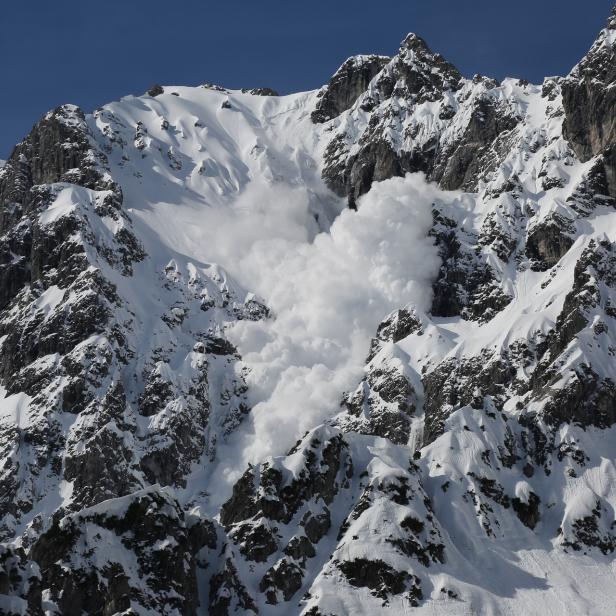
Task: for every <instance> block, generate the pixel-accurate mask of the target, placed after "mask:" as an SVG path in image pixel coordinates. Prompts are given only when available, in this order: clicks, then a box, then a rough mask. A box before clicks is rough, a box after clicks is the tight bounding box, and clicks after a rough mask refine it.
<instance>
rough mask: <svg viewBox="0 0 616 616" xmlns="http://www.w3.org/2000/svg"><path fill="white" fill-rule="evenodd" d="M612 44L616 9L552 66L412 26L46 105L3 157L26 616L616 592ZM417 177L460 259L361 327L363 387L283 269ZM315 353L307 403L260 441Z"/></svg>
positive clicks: (12, 495)
mask: <svg viewBox="0 0 616 616" xmlns="http://www.w3.org/2000/svg"><path fill="white" fill-rule="evenodd" d="M615 54H616V13H615V14H614V15H612V17H611V18H610V20H609V22H608V25H607V27H606V29H604V30H603V31H602V32H601V33H600V35H599V37H598V39H597V41H596V42H595V43H594V44H593V46H592V48H591V50H590V51H589V53H588V54H587V55H586V56H585V57H584V58H583V59H582V60H581V62H580V63H579V64H578V65H577V66H576V67H575V68H574V69H573V70H572V72H571V73H570V74H569V75H568V76H566V77H562V78H550V79H547V80H546V81H545V82H544V83H543V84H542V85H541V86H536V85H532V84H528V83H526V82H520V81H515V80H505V81H503V82H502V83H497V82H495V81H494V80H491V79H488V78H485V77H480V76H476V77H475V78H473V79H466V78H464V77H463V76H462V75H461V74H460V73H459V72H458V71H457V70H456V69H455V67H454V66H453V65H451V64H450V63H449V62H447V61H446V60H445V59H443V58H442V57H441V56H440V55H439V54H436V53H434V52H432V51H431V50H430V49H429V47H428V46H427V44H426V43H425V42H424V41H423V40H422V39H420V38H419V37H417V36H415V35H409V36H408V37H407V38H406V39H405V40H404V41H403V42H402V45H401V47H400V50H399V53H398V54H397V55H395V56H394V57H392V58H385V57H382V56H359V57H356V58H351V59H349V60H348V61H347V62H345V63H344V64H343V66H342V67H341V68H340V69H339V71H338V72H337V73H336V74H335V75H334V77H333V78H332V79H331V81H330V82H329V84H327V85H326V86H324V87H323V88H322V89H321V90H319V91H318V92H311V93H304V94H298V95H293V96H289V97H278V96H277V95H276V94H275V93H274V92H273V91H270V90H267V89H259V90H254V91H248V90H246V91H241V92H234V91H228V90H225V89H224V88H221V87H219V86H211V85H206V86H202V87H199V88H182V87H177V88H173V87H165V88H162V87H157V88H155V89H152V90H150V91H149V93H148V94H147V95H144V96H142V97H136V98H132V97H131V98H127V99H123V100H122V101H120V102H118V103H112V104H110V105H107V106H105V107H103V108H102V109H99V110H97V111H95V112H94V113H93V114H91V115H85V114H84V113H82V112H81V111H80V110H79V109H78V108H76V107H74V106H70V105H65V106H63V107H60V108H58V109H56V110H54V111H52V112H50V113H48V114H47V115H46V116H45V117H44V118H43V119H42V120H41V121H40V122H39V123H38V124H36V125H35V126H34V128H33V129H32V132H31V133H30V135H29V136H28V137H27V138H26V139H25V140H24V141H23V142H22V143H20V144H18V145H17V146H16V148H15V149H14V151H13V154H12V155H11V157H10V159H9V160H8V161H7V162H6V164H5V165H4V166H2V167H1V168H0V345H1V351H0V385H1V388H2V392H1V394H2V399H1V400H0V460H1V462H0V613H2V614H11V615H13V614H33V615H38V614H41V615H43V614H60V615H64V614H66V615H73V614H75V615H77V614H79V615H81V614H88V615H89V614H91V615H94V614H106V615H112V614H167V615H176V614H177V615H180V614H181V615H191V614H212V615H220V616H225V615H230V614H262V615H264V614H272V615H275V614H289V615H290V614H298V615H299V614H302V615H306V616H331V615H335V616H343V615H346V614H401V613H407V612H408V613H411V612H412V611H416V612H417V613H438V614H452V615H453V614H462V613H479V614H502V613H516V614H529V613H588V614H611V613H613V612H614V610H615V609H616V594H615V593H614V592H613V590H612V588H613V583H612V581H611V576H612V569H613V554H614V549H615V548H616V517H615V514H614V511H615V509H616V489H615V488H614V486H615V485H616V482H615V479H616V468H615V467H614V462H613V460H614V456H615V451H616V450H615V446H614V442H615V441H614V438H615V432H614V430H615V428H614V424H615V423H616V377H615V376H614V361H615V360H614V357H615V354H616V333H615V332H616V275H615V273H614V272H615V271H616V212H615V210H614V208H615V206H616V189H615V186H616V179H615V178H616V163H615V161H616V133H615V126H616V124H615V122H616V110H615V106H614V100H615V99H614V87H613V86H614V82H615V78H616V69H615V68H614V67H615V66H616V56H615ZM264 95H267V96H264ZM417 172H421V173H422V174H424V176H425V178H426V179H428V180H429V181H431V182H432V186H430V187H428V185H427V184H426V191H428V190H429V191H431V192H430V195H437V198H434V199H433V200H432V201H431V203H432V205H431V208H430V209H431V211H430V212H429V217H430V218H431V220H432V224H431V228H430V231H429V238H431V242H433V244H434V246H435V252H438V255H439V266H438V267H436V268H434V272H435V273H436V276H435V277H434V278H433V279H432V280H431V281H430V285H431V290H430V289H424V290H421V293H419V295H417V294H415V295H413V293H412V292H410V291H409V293H408V295H409V299H410V300H411V301H409V302H406V303H403V302H401V303H400V305H397V304H395V301H394V300H391V302H390V303H392V305H390V306H389V314H387V311H383V314H380V315H379V317H378V319H379V320H380V323H379V322H378V321H377V322H375V323H374V328H373V331H372V332H371V334H372V338H370V336H369V335H368V336H365V339H364V338H362V339H361V340H359V341H358V340H357V339H356V338H357V336H358V335H359V334H357V333H354V335H353V338H351V339H350V340H352V342H353V345H357V347H358V348H359V351H358V352H359V353H363V355H362V356H363V357H365V358H366V361H365V366H364V368H363V370H361V369H359V370H358V371H357V375H356V376H357V378H355V380H354V381H350V382H347V381H344V379H342V378H341V380H340V382H343V381H344V386H341V385H340V383H338V382H337V381H335V379H331V378H329V377H327V376H326V372H324V366H323V365H322V364H326V363H327V361H328V360H329V358H330V357H334V358H335V357H338V356H339V355H341V354H342V353H343V352H344V350H343V349H341V348H340V345H339V344H338V345H336V344H334V343H332V342H331V341H332V340H335V338H331V339H327V338H326V337H325V336H324V335H323V336H315V338H314V340H311V344H310V345H309V346H308V347H301V353H300V352H299V351H297V349H299V347H294V346H292V345H291V346H285V344H287V342H286V339H287V338H293V337H294V336H296V334H297V332H296V330H297V329H298V328H301V327H302V322H301V321H300V320H298V316H297V313H298V307H297V305H295V304H293V303H291V304H289V303H288V302H287V303H286V304H285V302H281V301H280V298H279V297H277V294H278V295H280V289H279V287H271V286H268V285H269V279H270V278H272V277H275V276H276V274H275V273H272V274H271V275H266V276H263V277H262V278H264V279H265V283H263V281H261V283H260V284H261V288H265V289H267V288H273V289H275V290H276V293H272V296H271V297H265V298H264V299H261V298H260V297H259V296H258V295H257V294H256V293H255V291H256V289H255V288H253V287H252V283H253V282H254V284H255V285H256V284H257V278H259V276H258V275H257V274H259V272H257V271H256V270H255V265H254V262H253V259H256V258H257V257H258V256H259V255H262V252H259V251H260V250H261V251H263V250H264V249H263V242H265V241H271V242H272V245H273V246H274V247H275V252H273V253H271V254H273V255H274V256H273V257H271V259H272V263H274V262H277V261H279V260H280V259H281V258H282V257H281V256H280V255H286V256H285V257H284V258H288V259H290V260H293V259H298V258H299V257H300V256H301V255H302V254H305V253H306V251H307V250H308V249H309V248H308V247H309V246H311V245H317V246H319V247H320V250H321V252H324V251H325V250H326V247H327V246H326V244H325V243H323V242H325V241H326V240H325V239H324V238H326V237H328V233H329V232H330V229H331V234H332V235H336V234H340V233H341V231H340V228H339V227H336V224H335V223H334V220H335V219H336V217H338V218H347V219H349V218H348V217H349V215H350V216H359V215H360V214H361V210H362V204H363V203H367V202H366V201H364V200H363V199H366V198H369V197H370V194H371V190H372V189H373V185H374V184H375V183H378V182H383V181H386V180H389V179H391V178H393V177H396V176H400V177H402V176H405V174H408V173H417ZM409 181H410V180H409ZM401 185H402V186H404V184H401ZM409 186H410V184H409ZM413 186H415V184H413ZM409 190H410V188H409ZM441 197H442V198H441ZM298 202H299V203H301V208H302V209H301V212H300V210H299V209H297V210H296V209H294V208H295V207H296V203H298ZM407 205H408V204H407ZM347 206H350V207H351V208H359V210H360V211H359V212H349V211H348V210H346V207H347ZM298 207H299V206H298ZM281 208H287V209H290V210H291V212H292V221H293V225H292V226H291V228H290V230H289V231H288V232H287V234H286V235H284V236H278V235H276V232H274V231H272V229H276V228H277V227H278V226H279V223H280V220H287V219H286V218H284V215H286V213H285V214H284V215H283V209H281ZM255 211H256V214H255ZM228 212H234V215H236V218H232V219H231V218H229V215H228ZM284 212H286V209H285V210H284ZM255 216H256V217H255ZM230 221H231V222H230ZM243 221H244V222H243ZM255 221H256V222H255ZM387 225H388V226H389V227H390V228H391V229H390V232H391V233H392V234H394V235H395V236H396V237H399V236H400V235H402V236H406V235H405V234H408V233H409V230H408V229H405V228H404V226H402V225H400V224H398V223H395V222H394V221H393V220H388V221H386V226H387ZM255 226H262V227H263V229H261V230H259V235H258V238H259V239H260V240H261V243H259V242H257V243H256V246H257V248H256V249H255V250H252V251H251V252H245V251H243V244H244V243H247V242H248V241H249V239H250V238H252V237H253V236H254V227H255ZM357 229H359V228H357ZM357 232H358V233H360V234H361V232H362V230H361V229H359V230H358V231H357ZM218 236H223V239H224V241H220V238H219V237H218ZM391 237H392V236H384V237H383V240H382V242H387V241H389V240H391ZM342 238H343V239H344V236H342ZM320 242H321V243H320ZM319 243H320V244H319ZM268 246H269V244H268ZM283 246H286V247H288V246H291V248H292V250H290V251H287V252H281V250H282V248H281V247H283ZM392 250H393V248H392ZM268 254H269V253H268ZM425 258H428V257H427V256H426V257H425ZM373 260H374V261H378V256H374V257H373ZM214 261H219V263H214ZM259 263H262V262H259ZM405 264H406V263H405ZM405 264H403V265H405ZM335 265H336V267H338V266H339V267H340V268H342V266H343V263H335ZM420 265H421V255H420V260H418V261H415V262H414V264H411V263H409V267H418V268H419V267H420ZM272 267H273V265H272ZM326 269H327V268H323V270H324V271H319V272H317V273H316V274H317V275H319V276H323V277H324V278H326V277H327V271H325V270H326ZM231 271H232V272H233V273H230V272H231ZM274 271H276V272H278V271H280V270H274V269H272V272H274ZM293 271H294V270H293ZM266 274H267V273H266ZM314 275H315V272H313V271H302V270H300V271H299V273H296V274H294V278H297V277H298V276H299V277H300V278H302V280H301V283H302V284H304V285H308V284H310V281H311V279H312V278H311V277H313V276H314ZM387 275H388V264H382V263H379V262H377V263H375V267H374V269H373V270H370V271H367V272H366V275H365V278H366V279H367V280H368V284H370V285H374V286H379V285H381V284H383V279H384V278H387ZM409 279H412V280H415V278H414V277H412V276H411V273H410V272H409ZM259 280H261V279H259ZM289 282H291V281H289ZM296 282H297V281H296V280H293V283H294V284H295V283H296ZM338 284H340V282H338ZM348 284H351V283H350V282H349V283H348ZM362 284H364V281H362ZM300 286H301V285H300ZM294 288H300V287H299V286H298V287H294ZM319 288H323V289H324V293H323V297H319V298H317V299H318V300H319V302H320V303H319V304H318V305H319V306H320V309H321V311H322V312H320V313H318V314H315V315H314V318H315V319H318V320H320V321H322V320H325V321H326V320H327V319H331V320H332V322H333V323H340V321H336V320H335V318H336V316H337V315H333V314H332V313H331V312H328V306H329V300H328V296H327V293H330V294H334V293H336V289H335V288H334V285H330V286H327V284H326V285H324V286H323V287H319ZM359 289H360V291H361V293H360V292H358V295H357V297H356V298H355V303H359V302H362V301H365V302H366V306H365V311H369V309H370V306H369V302H370V301H373V300H372V299H370V300H368V299H365V289H366V287H365V286H361V287H359ZM390 296H391V297H394V294H393V293H392V294H390ZM395 297H398V296H397V295H395ZM270 303H271V304H273V305H275V306H277V307H278V309H277V310H274V309H272V307H271V306H269V304H270ZM426 307H427V309H426ZM285 310H286V312H285ZM348 310H349V319H353V318H357V316H356V314H355V313H354V312H353V306H351V305H349V306H348ZM285 320H289V322H290V323H291V324H292V325H293V324H294V325H293V326H292V327H291V328H290V329H289V330H284V336H285V343H284V344H283V343H282V342H281V340H280V339H277V338H275V335H276V330H275V327H274V326H275V324H276V323H277V322H281V321H285ZM285 322H286V321H285ZM318 331H319V332H322V331H326V329H319V330H318ZM353 331H354V332H358V331H361V330H360V329H356V330H353ZM289 349H292V350H293V349H295V352H296V354H297V355H298V358H295V361H296V362H297V363H296V364H290V365H291V368H289V370H290V373H292V374H293V378H292V380H291V382H293V383H294V384H297V387H295V388H292V389H290V390H289V391H291V394H290V395H286V396H283V397H281V398H280V400H282V403H283V406H284V409H283V410H284V413H283V414H282V415H281V416H284V417H293V418H294V419H293V421H291V422H290V423H288V424H285V425H283V426H278V425H276V423H275V422H270V423H266V424H265V425H266V426H267V430H268V433H267V434H263V432H262V431H260V430H262V427H260V426H262V424H260V423H258V422H257V421H256V420H253V416H254V411H253V406H255V405H256V406H258V405H259V404H260V403H261V402H262V400H263V398H264V397H265V395H266V393H265V392H266V390H267V388H268V387H271V380H272V379H273V378H274V377H273V376H272V374H273V373H272V372H270V371H268V370H269V369H270V367H271V369H272V370H276V369H279V366H281V365H285V364H284V362H285V361H287V357H286V356H288V355H289V354H292V353H291V351H290V350H289ZM319 353H321V354H319ZM255 357H258V360H259V361H257V360H256V359H255ZM314 358H317V359H314ZM310 361H313V363H314V364H317V370H316V371H313V372H310V371H308V372H309V377H306V376H305V374H306V367H307V366H310V365H311V364H310ZM259 362H260V363H259ZM315 374H316V375H319V377H320V378H321V380H318V379H317V378H316V377H314V375H315ZM353 374H355V373H353ZM304 378H307V379H309V380H308V381H307V382H308V383H309V388H308V390H309V394H310V395H307V394H306V391H308V390H307V389H306V388H302V387H300V386H299V383H300V382H303V381H302V379H304ZM281 382H282V381H281ZM274 389H275V388H274ZM332 390H333V394H332ZM275 391H277V390H275ZM332 395H333V396H334V397H335V396H337V403H336V404H331V403H330V402H329V401H330V399H331V396H332ZM328 396H329V397H328ZM315 399H316V400H317V401H319V402H318V404H320V406H319V408H318V413H314V410H312V411H311V412H312V413H313V415H310V418H312V417H313V416H314V417H316V419H314V423H313V425H309V429H308V431H307V432H305V430H304V431H301V433H299V434H298V437H299V440H298V441H297V443H296V444H295V446H293V447H292V448H290V449H288V448H282V445H279V444H278V443H277V441H280V443H283V442H285V440H286V438H287V437H288V434H287V432H289V431H292V430H294V429H295V426H294V424H298V425H304V426H305V425H306V423H305V422H302V420H303V416H304V413H308V410H307V409H314V405H315V401H314V400H315ZM262 441H267V442H269V443H270V445H269V448H270V449H271V451H272V452H273V454H272V455H270V454H266V453H263V454H262V455H261V453H259V452H261V451H265V449H264V448H262V449H260V450H258V452H257V454H253V455H252V459H251V460H250V462H249V463H248V462H246V463H244V450H248V449H250V450H251V451H255V450H254V444H255V442H262ZM251 447H252V448H253V449H251ZM279 454H281V455H279ZM589 570H592V572H593V573H592V575H589V574H588V571H589Z"/></svg>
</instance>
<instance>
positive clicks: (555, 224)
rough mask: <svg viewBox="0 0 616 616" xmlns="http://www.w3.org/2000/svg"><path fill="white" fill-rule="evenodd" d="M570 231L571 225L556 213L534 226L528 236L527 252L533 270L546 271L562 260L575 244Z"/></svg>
mask: <svg viewBox="0 0 616 616" xmlns="http://www.w3.org/2000/svg"><path fill="white" fill-rule="evenodd" d="M568 231H570V225H568V224H567V221H566V220H565V219H564V218H562V217H561V216H558V215H556V214H554V215H553V216H552V217H551V218H549V219H547V220H545V221H542V222H541V223H539V224H537V225H535V227H533V229H532V230H531V231H530V233H529V234H528V237H527V238H526V254H527V256H528V257H529V258H530V259H531V268H532V269H533V270H535V271H540V272H541V271H545V270H547V269H550V268H551V267H553V266H554V265H556V263H558V261H560V259H561V257H562V256H563V255H565V254H566V253H567V251H568V250H569V248H571V246H572V244H573V240H572V239H571V237H570V236H569V235H568Z"/></svg>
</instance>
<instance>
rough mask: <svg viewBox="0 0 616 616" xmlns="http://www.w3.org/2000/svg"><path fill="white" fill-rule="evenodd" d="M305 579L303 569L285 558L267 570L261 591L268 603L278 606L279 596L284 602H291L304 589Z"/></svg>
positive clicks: (261, 583) (260, 586)
mask: <svg viewBox="0 0 616 616" xmlns="http://www.w3.org/2000/svg"><path fill="white" fill-rule="evenodd" d="M303 578H304V576H303V571H302V569H301V567H299V566H298V565H297V564H296V563H293V562H290V561H288V560H287V559H286V558H283V559H281V560H280V561H278V562H277V563H276V564H275V565H274V566H272V567H271V568H270V569H268V570H267V572H266V573H265V575H264V576H263V578H262V580H261V582H260V584H259V590H260V591H261V592H262V593H265V600H266V602H267V603H269V604H271V605H276V604H277V603H278V602H279V599H278V596H279V595H282V600H283V601H290V600H291V599H292V598H293V595H294V594H295V593H296V592H297V591H298V590H299V589H300V588H301V587H302V582H303Z"/></svg>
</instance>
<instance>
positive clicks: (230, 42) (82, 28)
mask: <svg viewBox="0 0 616 616" xmlns="http://www.w3.org/2000/svg"><path fill="white" fill-rule="evenodd" d="M615 2H616V0H592V1H591V2H580V0H515V2H506V1H501V0H489V1H488V0H405V1H401V0H380V2H375V1H374V0H371V1H369V2H368V1H365V0H353V1H349V0H327V1H324V0H310V1H303V2H301V1H300V2H298V1H297V0H286V1H285V0H257V1H254V0H253V1H249V0H235V1H233V0H217V1H216V2H211V1H209V0H200V1H198V0H175V2H169V1H168V0H167V1H166V2H163V1H162V0H107V1H105V2H103V1H101V0H97V1H94V0H54V1H53V2H48V1H46V0H29V1H27V2H26V1H13V2H5V3H3V6H2V13H1V14H0V24H1V25H2V36H1V37H0V67H1V75H2V90H1V91H0V158H2V157H6V156H8V154H9V153H10V150H11V148H12V146H13V144H14V143H15V142H16V141H18V140H20V139H21V138H22V137H23V136H25V135H26V134H27V133H28V131H29V129H30V127H31V126H32V124H33V123H34V122H35V121H36V120H37V119H38V118H39V117H40V116H41V115H42V114H43V113H44V112H45V111H46V110H48V109H50V108H52V107H55V106H57V105H59V104H62V103H66V102H72V103H76V104H78V105H80V106H82V108H83V109H84V110H86V111H91V110H92V109H94V108H96V107H97V106H99V105H101V104H104V103H105V102H108V101H109V100H113V99H116V98H119V97H121V96H123V95H125V94H139V93H142V92H143V91H144V90H145V89H147V88H148V87H149V86H150V85H152V84H153V83H162V84H199V83H203V82H206V81H209V82H214V83H220V84H222V85H225V86H228V87H249V86H250V87H253V86H269V87H273V88H275V89H277V90H279V91H280V92H283V93H284V92H291V91H298V90H306V89H311V88H315V87H318V86H319V85H321V84H322V83H324V82H325V81H327V79H328V78H329V76H330V75H331V73H332V72H333V71H334V70H335V69H336V68H337V66H338V65H339V64H340V63H341V62H342V61H343V60H344V59H345V58H347V57H348V56H350V55H353V54H356V53H383V54H388V55H389V54H393V53H395V51H396V48H397V45H398V43H399V41H400V40H401V39H402V38H403V37H404V35H405V34H406V33H407V32H411V31H412V32H416V33H418V34H420V35H421V36H423V37H424V38H425V39H426V40H427V41H428V43H429V45H430V46H431V47H432V48H433V49H435V50H437V51H440V52H441V53H442V54H443V55H444V56H445V57H446V58H447V59H449V60H450V61H451V62H453V63H454V64H455V65H456V66H458V68H459V69H460V70H461V71H462V72H463V73H465V74H467V75H472V74H473V73H476V72H480V73H482V74H486V75H491V76H494V77H497V78H502V77H504V76H506V75H512V76H515V77H525V78H527V79H530V80H531V81H541V79H542V77H543V76H544V75H554V74H564V73H566V72H567V71H568V70H569V68H570V67H571V66H572V65H573V64H575V62H576V61H577V60H578V59H579V58H580V57H581V56H582V55H583V54H584V53H585V51H586V50H587V48H588V47H589V46H590V44H591V43H592V41H593V39H594V37H595V35H596V33H597V32H598V30H599V29H600V28H601V27H602V26H603V24H604V23H605V20H606V18H607V16H608V15H609V12H610V9H611V8H612V6H613V5H614V3H615Z"/></svg>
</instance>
